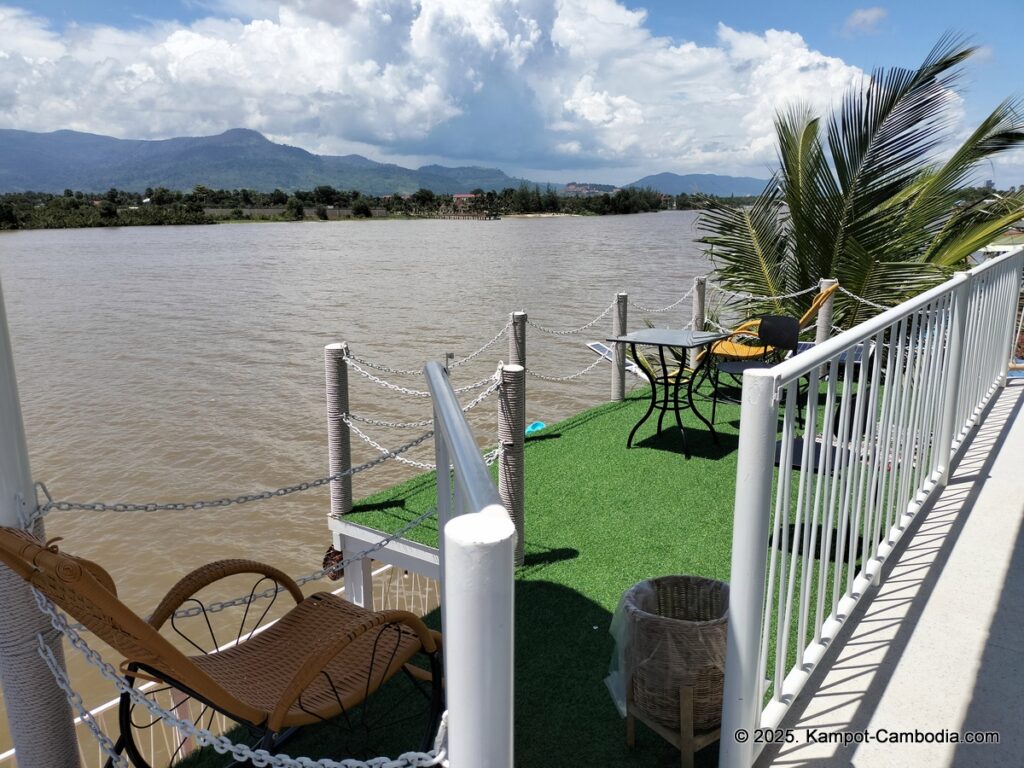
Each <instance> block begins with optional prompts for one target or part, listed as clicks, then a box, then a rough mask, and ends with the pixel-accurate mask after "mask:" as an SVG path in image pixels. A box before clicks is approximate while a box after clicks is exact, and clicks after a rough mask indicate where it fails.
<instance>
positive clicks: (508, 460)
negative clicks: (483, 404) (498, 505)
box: [498, 365, 526, 565]
mask: <svg viewBox="0 0 1024 768" xmlns="http://www.w3.org/2000/svg"><path fill="white" fill-rule="evenodd" d="M525 440H526V369H525V368H523V366H521V365H504V366H502V368H501V388H500V390H499V392H498V444H499V446H500V447H501V453H500V454H499V455H498V493H499V494H501V501H502V503H503V504H504V505H505V509H507V510H508V513H509V515H510V516H511V517H512V522H513V523H514V524H515V527H516V534H517V536H518V541H517V543H516V556H515V562H516V565H522V564H523V562H524V560H523V558H524V554H523V526H524V522H525V521H524V510H525V499H526V493H525V491H526V477H525V460H524V455H523V453H524V450H523V449H524V443H525Z"/></svg>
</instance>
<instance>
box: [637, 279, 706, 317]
mask: <svg viewBox="0 0 1024 768" xmlns="http://www.w3.org/2000/svg"><path fill="white" fill-rule="evenodd" d="M696 287H697V286H695V285H694V286H691V287H690V290H688V291H687V292H686V293H684V294H683V295H682V296H680V297H679V298H678V299H676V300H675V301H673V302H672V303H671V304H669V305H668V306H667V307H661V308H660V309H652V308H651V307H645V306H644V305H643V304H637V303H636V302H635V301H633V300H632V299H630V300H629V304H630V306H631V307H633V308H634V309H639V310H640V311H641V312H651V313H654V314H657V313H658V312H668V311H669V310H670V309H674V308H675V307H678V306H679V305H680V304H682V303H683V302H684V301H686V300H687V299H688V298H690V297H691V296H692V295H693V291H694V289H695V288H696Z"/></svg>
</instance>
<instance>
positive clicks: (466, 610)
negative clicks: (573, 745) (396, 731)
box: [424, 362, 516, 768]
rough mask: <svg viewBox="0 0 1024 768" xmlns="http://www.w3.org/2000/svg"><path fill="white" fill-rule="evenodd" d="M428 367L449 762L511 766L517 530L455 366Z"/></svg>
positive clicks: (460, 767)
mask: <svg viewBox="0 0 1024 768" xmlns="http://www.w3.org/2000/svg"><path fill="white" fill-rule="evenodd" d="M424 373H425V374H426V377H427V384H428V386H429V388H430V393H431V397H432V400H433V405H434V445H435V456H436V459H437V467H438V469H437V509H438V526H439V527H440V529H441V531H442V534H441V536H440V539H439V542H438V545H439V550H440V552H439V560H440V567H441V596H442V597H441V616H442V618H441V621H442V625H443V629H444V646H443V647H444V656H445V665H444V666H445V694H446V697H447V704H448V722H449V731H448V759H449V764H450V765H451V766H452V768H470V767H471V766H484V765H486V766H488V768H512V765H513V748H512V733H513V729H512V712H513V699H512V692H513V687H512V676H513V664H512V660H513V643H514V637H513V625H514V615H513V600H514V588H513V557H514V552H515V543H516V530H515V526H514V525H513V524H512V520H511V518H510V517H509V514H508V511H507V510H506V509H505V507H504V506H502V503H501V497H500V496H499V494H498V490H497V488H495V486H494V481H493V480H492V479H491V474H490V472H489V471H488V469H487V466H486V464H485V463H484V460H483V457H482V456H481V455H480V450H479V448H478V447H477V445H476V441H475V440H474V438H473V433H472V431H471V430H470V428H469V424H467V423H466V417H465V415H464V414H463V412H462V409H461V408H460V406H459V402H458V400H457V399H456V397H455V393H454V391H453V390H452V387H451V384H450V383H449V381H448V374H447V372H446V371H445V370H444V368H443V367H442V366H441V364H440V363H436V362H432V363H428V364H427V365H426V367H425V369H424ZM449 467H451V468H452V470H454V487H453V485H452V474H451V471H452V470H449ZM453 501H454V507H455V509H454V514H453V510H452V506H453V504H452V502H453Z"/></svg>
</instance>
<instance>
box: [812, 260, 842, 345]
mask: <svg viewBox="0 0 1024 768" xmlns="http://www.w3.org/2000/svg"><path fill="white" fill-rule="evenodd" d="M838 282H839V281H838V280H836V279H835V278H831V277H826V278H822V280H821V282H820V283H818V290H819V291H820V292H822V293H824V292H825V291H827V290H828V289H829V288H831V287H832V286H833V285H835V284H836V283H838ZM835 298H836V295H835V294H834V293H833V294H832V295H831V296H829V297H828V298H827V299H825V303H824V304H822V305H821V307H820V308H819V309H818V325H817V328H816V329H815V332H814V343H815V344H821V342H823V341H825V339H827V338H828V337H829V336H831V335H832V305H833V304H834V303H835Z"/></svg>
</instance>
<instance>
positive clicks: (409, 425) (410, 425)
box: [331, 413, 434, 429]
mask: <svg viewBox="0 0 1024 768" xmlns="http://www.w3.org/2000/svg"><path fill="white" fill-rule="evenodd" d="M347 415H348V417H349V418H350V419H352V421H358V422H361V423H363V424H369V425H370V426H372V427H389V428H391V429H417V428H419V427H429V426H430V425H431V424H433V423H434V419H433V418H430V419H423V420H422V421H381V420H380V419H370V418H367V417H366V416H360V415H359V414H356V413H350V414H347ZM331 418H334V419H339V420H341V415H340V414H339V415H338V416H332V417H331Z"/></svg>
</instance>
